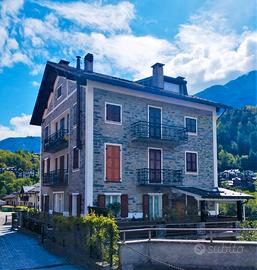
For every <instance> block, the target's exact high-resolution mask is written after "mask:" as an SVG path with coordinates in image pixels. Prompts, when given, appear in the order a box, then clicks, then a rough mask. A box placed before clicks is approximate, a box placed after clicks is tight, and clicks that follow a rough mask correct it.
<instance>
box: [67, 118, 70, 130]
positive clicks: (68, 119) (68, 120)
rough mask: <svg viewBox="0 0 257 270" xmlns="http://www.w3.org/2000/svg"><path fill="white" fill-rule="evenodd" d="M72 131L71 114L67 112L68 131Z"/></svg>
mask: <svg viewBox="0 0 257 270" xmlns="http://www.w3.org/2000/svg"><path fill="white" fill-rule="evenodd" d="M69 131H70V115H69V114H67V132H69Z"/></svg>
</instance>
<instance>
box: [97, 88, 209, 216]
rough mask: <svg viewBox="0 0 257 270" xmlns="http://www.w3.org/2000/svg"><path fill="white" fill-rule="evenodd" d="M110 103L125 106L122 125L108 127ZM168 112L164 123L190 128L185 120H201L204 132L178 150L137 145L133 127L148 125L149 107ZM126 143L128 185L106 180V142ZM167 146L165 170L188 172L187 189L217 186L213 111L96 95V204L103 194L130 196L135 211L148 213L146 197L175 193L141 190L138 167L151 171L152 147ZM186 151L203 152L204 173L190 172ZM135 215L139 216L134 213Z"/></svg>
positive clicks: (124, 173)
mask: <svg viewBox="0 0 257 270" xmlns="http://www.w3.org/2000/svg"><path fill="white" fill-rule="evenodd" d="M105 102H110V103H116V104H120V105H122V124H121V125H115V124H109V123H105V110H104V108H105ZM149 105H150V106H156V107H161V108H162V123H163V124H167V125H173V126H184V117H185V116H191V117H195V118H197V123H198V133H197V135H196V136H195V135H189V138H188V142H181V143H180V144H178V145H176V146H174V145H172V144H171V143H169V142H166V143H163V144H162V143H160V142H158V143H148V142H133V141H132V140H131V132H130V126H131V124H133V123H135V122H137V121H148V120H147V119H148V106H149ZM105 143H116V144H121V145H122V181H121V182H120V183H108V182H106V181H105V180H104V144H105ZM151 147H152V148H161V149H162V153H163V168H167V169H174V170H182V174H183V185H187V186H196V187H202V188H212V187H213V186H214V168H213V164H214V163H213V123H212V113H211V112H209V111H204V110H199V109H194V108H189V107H184V106H179V105H171V104H168V103H164V102H157V101H153V100H149V99H146V98H138V97H134V96H129V95H124V94H118V93H114V92H113V93H112V92H110V91H105V90H104V89H95V91H94V204H95V205H97V195H98V194H101V193H102V194H104V193H109V192H111V193H112V192H113V193H125V194H128V198H129V213H142V198H143V194H146V193H170V195H169V200H172V196H173V195H172V189H171V188H167V187H152V186H148V187H147V186H146V187H143V186H138V183H137V175H136V169H140V168H147V167H148V148H151ZM185 151H196V152H198V164H199V173H198V175H190V174H185ZM131 216H133V214H131Z"/></svg>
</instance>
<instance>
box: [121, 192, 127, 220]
mask: <svg viewBox="0 0 257 270" xmlns="http://www.w3.org/2000/svg"><path fill="white" fill-rule="evenodd" d="M121 217H122V218H126V217H128V195H127V194H122V195H121Z"/></svg>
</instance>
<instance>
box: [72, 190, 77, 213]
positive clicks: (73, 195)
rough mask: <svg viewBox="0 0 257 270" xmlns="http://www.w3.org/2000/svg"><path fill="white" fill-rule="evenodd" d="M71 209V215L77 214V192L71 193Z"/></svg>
mask: <svg viewBox="0 0 257 270" xmlns="http://www.w3.org/2000/svg"><path fill="white" fill-rule="evenodd" d="M71 209H72V211H71V215H72V216H74V217H75V216H77V213H78V194H72V208H71Z"/></svg>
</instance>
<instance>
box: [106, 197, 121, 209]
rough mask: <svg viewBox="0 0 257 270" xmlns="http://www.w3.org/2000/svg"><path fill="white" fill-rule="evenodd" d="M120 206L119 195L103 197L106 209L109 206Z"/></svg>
mask: <svg viewBox="0 0 257 270" xmlns="http://www.w3.org/2000/svg"><path fill="white" fill-rule="evenodd" d="M115 203H119V204H120V195H105V206H106V207H108V206H109V205H111V204H115Z"/></svg>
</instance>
